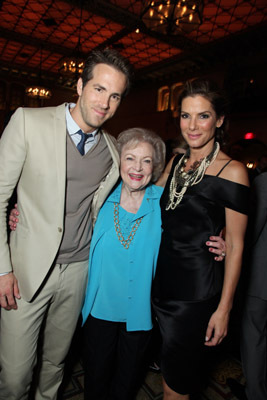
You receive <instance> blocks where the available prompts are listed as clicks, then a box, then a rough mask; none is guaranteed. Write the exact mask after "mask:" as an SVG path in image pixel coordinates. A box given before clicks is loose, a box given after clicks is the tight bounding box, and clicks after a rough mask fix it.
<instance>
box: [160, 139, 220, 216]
mask: <svg viewBox="0 0 267 400" xmlns="http://www.w3.org/2000/svg"><path fill="white" fill-rule="evenodd" d="M219 150H220V145H219V143H218V142H215V143H214V146H213V149H212V151H211V153H210V154H209V155H208V156H207V157H204V158H203V159H201V160H199V161H198V162H197V163H196V166H197V167H196V168H194V169H190V170H189V171H185V170H184V169H185V166H186V163H187V161H188V159H189V156H190V150H189V149H188V150H187V152H186V153H185V154H184V155H183V157H181V159H180V160H179V162H178V163H177V165H176V167H175V169H174V171H173V176H172V179H171V183H170V194H169V201H168V204H167V206H166V210H169V209H171V210H174V209H175V208H176V207H177V205H178V204H179V203H180V202H181V201H182V198H183V196H184V194H185V192H186V191H187V188H188V187H190V186H193V185H196V184H197V183H199V182H200V181H201V180H202V179H203V176H204V174H205V171H206V169H207V168H208V167H209V166H210V165H211V164H212V163H213V161H214V160H215V159H216V157H217V155H218V153H219Z"/></svg>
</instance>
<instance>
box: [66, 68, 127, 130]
mask: <svg viewBox="0 0 267 400" xmlns="http://www.w3.org/2000/svg"><path fill="white" fill-rule="evenodd" d="M125 89H126V76H125V75H124V74H123V73H122V72H121V71H118V70H116V69H115V68H113V67H111V66H109V65H107V64H97V65H96V66H95V67H94V69H93V78H92V79H91V80H89V81H88V82H87V83H86V85H85V86H84V87H83V83H82V79H81V78H80V79H79V80H78V83H77V92H78V95H79V99H78V102H77V104H76V107H74V109H73V111H72V117H73V119H74V120H75V122H76V123H77V124H78V125H79V127H80V128H81V129H82V130H83V131H84V132H86V133H89V132H93V131H94V130H95V129H97V128H99V127H100V126H102V125H103V123H104V122H105V121H107V120H108V119H110V118H111V117H112V116H113V115H114V114H115V112H116V110H117V108H118V107H119V105H120V102H121V97H122V95H123V93H124V91H125Z"/></svg>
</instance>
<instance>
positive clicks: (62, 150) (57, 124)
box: [53, 104, 67, 208]
mask: <svg viewBox="0 0 267 400" xmlns="http://www.w3.org/2000/svg"><path fill="white" fill-rule="evenodd" d="M65 107H66V104H62V105H60V106H59V107H57V108H56V114H55V119H54V126H53V130H54V132H53V134H54V143H55V151H56V171H55V173H56V174H57V180H58V195H59V199H60V201H61V202H62V204H61V206H62V208H64V204H65V191H66V135H67V128H66V110H65Z"/></svg>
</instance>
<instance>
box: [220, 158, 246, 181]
mask: <svg viewBox="0 0 267 400" xmlns="http://www.w3.org/2000/svg"><path fill="white" fill-rule="evenodd" d="M229 159H230V158H229ZM221 177H222V178H224V179H228V180H229V181H232V182H236V183H241V184H242V185H246V186H249V179H248V172H247V168H246V167H245V165H244V164H242V163H241V162H240V161H236V160H231V162H230V163H229V164H228V165H227V166H226V167H225V168H224V170H223V171H222V174H221Z"/></svg>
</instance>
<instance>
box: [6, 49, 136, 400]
mask: <svg viewBox="0 0 267 400" xmlns="http://www.w3.org/2000/svg"><path fill="white" fill-rule="evenodd" d="M130 76H131V74H130V67H129V64H128V62H127V61H126V60H125V59H123V58H122V57H121V56H120V55H119V54H118V53H116V52H115V51H113V50H104V51H96V52H93V53H92V54H91V55H90V56H89V57H88V59H87V61H86V65H85V69H84V72H83V74H82V77H81V78H80V79H79V80H78V83H77V92H78V101H77V104H76V105H75V104H63V105H60V106H58V107H48V108H40V109H27V108H20V109H18V110H17V111H16V112H15V114H14V115H13V117H12V118H11V120H10V122H9V124H8V126H7V127H6V129H5V131H4V133H3V135H2V138H1V141H0V260H1V262H0V306H1V307H2V310H1V311H2V312H1V320H0V322H1V325H0V346H1V347H0V369H1V372H0V399H1V400H4V399H5V400H7V399H8V400H13V399H27V398H28V392H29V388H30V384H31V380H32V371H33V368H34V366H35V364H36V359H37V354H36V349H37V342H38V339H39V336H40V330H41V326H42V327H43V337H42V340H43V345H42V353H41V356H42V363H41V371H40V376H39V381H38V388H37V391H36V395H35V398H36V399H56V396H57V390H58V387H59V385H60V383H61V380H62V375H63V367H64V359H65V356H66V354H67V351H68V349H69V346H70V342H71V339H72V336H73V332H74V330H75V327H76V324H77V320H78V317H79V314H80V310H81V306H82V303H83V299H84V290H85V285H86V280H87V270H88V253H89V246H90V240H91V232H92V225H93V222H94V220H95V218H96V216H97V213H98V210H99V208H100V207H101V205H102V204H103V202H104V200H105V198H106V197H107V195H108V193H109V191H110V190H111V188H112V187H113V186H114V184H115V183H116V181H117V179H118V176H119V158H118V154H117V150H116V144H115V139H114V138H112V137H111V136H110V135H108V134H107V133H106V132H104V131H103V130H102V129H101V126H102V125H103V123H104V122H105V121H107V120H108V119H109V118H111V117H112V116H113V115H114V113H115V112H116V110H117V108H118V106H119V104H120V101H121V98H122V97H123V95H125V93H126V92H127V90H128V88H129V85H130ZM85 134H90V135H88V136H86V135H85ZM76 146H77V147H76ZM16 185H17V197H18V209H19V212H20V223H19V225H18V227H17V230H16V231H15V232H12V233H11V239H10V246H8V243H7V231H6V209H7V204H8V200H9V198H10V197H11V195H12V192H13V190H14V188H15V186H16Z"/></svg>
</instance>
